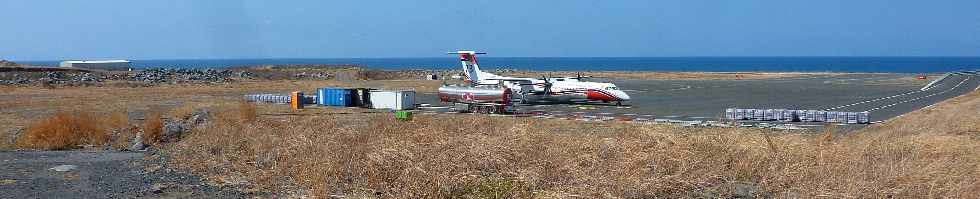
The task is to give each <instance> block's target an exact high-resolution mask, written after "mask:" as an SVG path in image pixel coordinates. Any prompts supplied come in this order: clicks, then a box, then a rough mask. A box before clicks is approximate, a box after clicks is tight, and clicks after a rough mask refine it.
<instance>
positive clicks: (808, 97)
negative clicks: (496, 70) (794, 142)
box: [419, 74, 980, 121]
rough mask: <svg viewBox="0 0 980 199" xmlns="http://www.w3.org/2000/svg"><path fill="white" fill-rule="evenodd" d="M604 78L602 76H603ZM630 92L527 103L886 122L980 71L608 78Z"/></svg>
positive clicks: (608, 111)
mask: <svg viewBox="0 0 980 199" xmlns="http://www.w3.org/2000/svg"><path fill="white" fill-rule="evenodd" d="M600 81H601V80H600ZM608 81H609V82H612V83H615V84H616V85H617V86H619V87H620V88H621V89H624V91H626V92H627V93H628V94H630V96H631V98H632V99H633V101H630V102H628V104H629V106H612V105H609V104H602V103H586V104H571V105H569V104H544V105H525V106H521V107H520V108H519V109H520V110H522V111H537V112H542V113H544V115H545V116H544V117H566V116H569V115H585V116H591V117H594V118H600V119H601V118H606V119H619V120H639V121H652V120H655V119H671V120H684V121H694V120H702V121H706V120H721V118H723V114H724V110H725V108H757V109H767V108H773V109H780V108H781V109H800V110H835V111H869V112H870V113H871V120H872V121H881V120H886V119H889V118H894V117H896V116H899V115H902V114H905V113H907V112H911V111H914V110H918V109H920V108H923V107H926V106H929V105H932V104H935V103H937V102H939V101H942V100H945V99H949V98H951V97H955V96H958V95H961V94H964V93H967V92H970V91H973V90H975V89H976V88H977V87H978V85H980V76H973V75H952V76H950V77H949V78H947V79H945V80H943V81H941V82H938V83H937V84H935V85H934V86H933V87H932V88H931V89H929V90H926V91H920V89H921V88H922V87H923V86H924V85H926V84H928V83H929V82H930V81H932V80H913V75H910V74H843V75H810V76H802V77H792V78H779V79H764V80H616V79H613V80H608ZM419 100H420V102H421V103H429V104H431V105H432V106H435V107H430V108H424V109H423V110H424V112H430V113H431V112H446V111H448V109H442V108H440V107H439V106H444V105H445V104H441V103H439V102H438V98H436V96H434V95H430V94H420V95H419Z"/></svg>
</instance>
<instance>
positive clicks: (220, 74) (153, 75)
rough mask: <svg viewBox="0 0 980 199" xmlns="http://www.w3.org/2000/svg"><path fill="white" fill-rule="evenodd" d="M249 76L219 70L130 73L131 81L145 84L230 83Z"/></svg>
mask: <svg viewBox="0 0 980 199" xmlns="http://www.w3.org/2000/svg"><path fill="white" fill-rule="evenodd" d="M247 75H248V74H247V73H242V72H239V73H235V72H232V71H230V70H217V69H170V68H150V69H146V70H142V71H137V72H134V73H130V74H129V80H131V81H138V82H144V83H164V82H174V83H179V82H230V81H232V80H233V79H232V78H233V77H242V76H246V77H247Z"/></svg>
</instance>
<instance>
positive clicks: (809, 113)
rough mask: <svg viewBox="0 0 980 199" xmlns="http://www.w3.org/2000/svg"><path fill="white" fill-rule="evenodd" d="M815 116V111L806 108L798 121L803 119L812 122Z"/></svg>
mask: <svg viewBox="0 0 980 199" xmlns="http://www.w3.org/2000/svg"><path fill="white" fill-rule="evenodd" d="M816 116H817V111H814V110H806V111H803V117H802V118H800V121H803V122H813V121H816Z"/></svg>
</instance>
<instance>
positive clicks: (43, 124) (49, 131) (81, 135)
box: [17, 112, 108, 150]
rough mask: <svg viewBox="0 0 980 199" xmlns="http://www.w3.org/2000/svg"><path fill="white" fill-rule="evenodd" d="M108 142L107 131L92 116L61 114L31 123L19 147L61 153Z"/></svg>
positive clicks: (88, 114)
mask: <svg viewBox="0 0 980 199" xmlns="http://www.w3.org/2000/svg"><path fill="white" fill-rule="evenodd" d="M107 141H108V136H107V135H106V132H105V129H104V128H102V127H101V126H100V125H99V122H98V120H97V119H96V118H95V117H93V116H92V114H91V113H86V112H74V113H68V112H58V113H55V114H54V116H51V117H49V118H44V119H41V120H38V121H36V122H34V123H32V124H30V125H29V126H28V127H27V129H26V130H25V131H24V134H21V135H20V137H19V138H17V147H18V148H31V149H54V150H59V149H74V148H79V147H80V146H79V145H84V144H91V145H102V144H105V143H106V142H107Z"/></svg>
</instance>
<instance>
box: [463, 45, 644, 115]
mask: <svg viewBox="0 0 980 199" xmlns="http://www.w3.org/2000/svg"><path fill="white" fill-rule="evenodd" d="M449 54H458V55H459V60H460V62H461V63H462V65H463V71H464V72H465V73H466V78H468V80H469V81H470V82H471V83H472V84H477V85H504V86H506V87H508V88H510V89H511V90H513V91H514V93H515V94H516V95H515V96H514V97H515V98H516V99H520V101H521V102H522V103H535V102H551V103H556V102H557V103H570V102H580V101H603V102H615V103H616V105H622V104H623V102H624V101H629V100H630V96H629V95H627V94H626V93H625V92H623V91H622V90H619V88H618V87H616V85H615V84H612V83H604V82H589V81H582V80H583V79H584V78H586V77H582V76H581V75H579V76H577V77H542V78H525V77H505V76H499V75H495V74H491V73H487V72H483V71H481V70H480V66H479V65H477V63H476V55H477V54H486V53H482V52H476V51H456V52H449Z"/></svg>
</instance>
